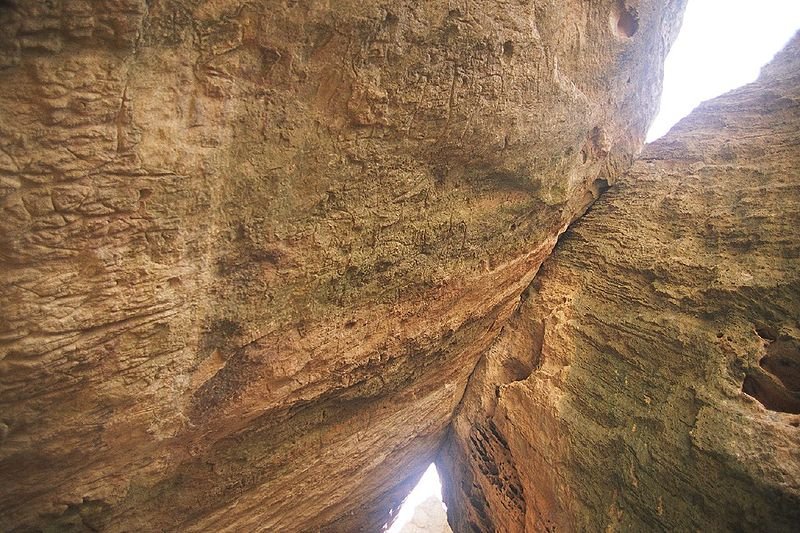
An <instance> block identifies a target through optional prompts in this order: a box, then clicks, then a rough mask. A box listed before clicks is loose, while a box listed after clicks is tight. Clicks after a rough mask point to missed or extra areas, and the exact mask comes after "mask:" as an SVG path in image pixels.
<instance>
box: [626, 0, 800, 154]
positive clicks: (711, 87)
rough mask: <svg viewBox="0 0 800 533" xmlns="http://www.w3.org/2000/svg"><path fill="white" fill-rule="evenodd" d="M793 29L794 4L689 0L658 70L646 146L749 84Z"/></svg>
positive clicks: (797, 18)
mask: <svg viewBox="0 0 800 533" xmlns="http://www.w3.org/2000/svg"><path fill="white" fill-rule="evenodd" d="M616 13H619V10H617V11H616ZM612 22H613V19H612ZM798 29H800V2H798V1H797V0H761V1H759V2H738V1H737V2H732V1H731V0H689V2H688V4H687V5H686V11H685V13H684V15H683V23H682V24H681V29H680V33H679V34H678V38H677V39H676V40H675V43H674V44H673V46H672V48H671V49H670V52H669V55H668V56H667V59H666V62H665V64H664V86H663V92H662V96H661V106H660V111H659V113H658V115H657V116H656V119H655V121H654V122H653V124H652V125H651V127H650V130H649V131H648V133H647V142H651V141H654V140H656V139H658V138H659V137H661V136H662V135H664V134H665V133H667V131H668V130H669V129H670V128H671V127H672V126H673V125H674V124H675V123H677V122H678V121H679V120H680V119H682V118H683V117H685V116H686V115H688V114H689V113H690V112H691V111H692V109H694V108H695V107H696V106H697V105H698V104H699V103H700V102H702V101H704V100H709V99H711V98H714V97H716V96H719V95H720V94H722V93H725V92H727V91H730V90H732V89H735V88H736V87H740V86H742V85H745V84H747V83H750V82H752V81H755V79H756V78H757V77H758V73H759V70H760V69H761V67H762V66H763V65H765V64H766V63H768V62H769V61H770V60H771V59H772V57H773V56H774V55H775V53H777V52H778V51H779V50H781V49H782V48H783V46H784V45H785V44H786V43H787V42H788V41H789V39H791V38H792V36H794V34H795V32H796V31H797V30H798Z"/></svg>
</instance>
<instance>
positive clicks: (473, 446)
mask: <svg viewBox="0 0 800 533" xmlns="http://www.w3.org/2000/svg"><path fill="white" fill-rule="evenodd" d="M799 148H800V37H798V38H796V39H795V40H794V41H793V42H792V43H791V44H790V45H789V46H788V48H787V49H786V50H784V51H783V52H782V53H781V54H779V56H778V57H777V58H776V59H775V60H774V62H773V63H772V64H770V65H769V66H767V67H765V68H764V70H763V71H762V75H761V77H760V79H759V81H757V82H755V83H753V84H751V85H748V86H745V87H743V88H741V89H738V90H736V91H733V92H731V93H728V94H726V95H724V96H721V97H719V98H717V99H715V100H712V101H710V102H706V103H704V104H703V105H701V106H700V107H699V108H698V109H697V110H696V111H694V112H693V113H692V114H691V115H690V116H689V117H688V118H686V119H684V120H683V121H682V122H681V123H680V124H679V125H678V126H677V127H676V128H674V129H673V131H672V132H670V134H669V135H667V136H666V137H665V138H663V139H661V140H659V141H657V142H656V143H654V144H652V145H649V146H648V147H647V148H646V149H645V151H644V152H643V154H642V155H641V157H640V159H639V160H638V161H637V162H636V163H635V164H634V166H633V167H632V169H631V170H630V172H629V173H627V174H626V175H625V176H624V177H622V178H621V179H620V181H619V182H618V183H617V184H616V185H615V186H614V187H613V188H611V189H610V190H609V191H608V192H607V193H606V194H605V195H604V196H603V197H602V198H601V199H600V200H599V201H598V202H596V203H595V204H594V206H593V207H592V208H591V210H590V211H589V213H588V214H587V215H586V216H584V217H583V218H582V219H581V220H579V221H578V222H576V223H575V224H574V225H573V226H572V227H570V229H569V230H568V232H567V233H566V234H565V235H564V236H563V237H562V240H561V241H560V242H559V244H558V245H557V247H556V250H555V252H554V254H553V256H552V257H551V258H550V259H548V260H547V262H546V263H545V264H544V266H543V267H542V268H541V270H540V272H539V274H538V275H537V277H536V279H535V280H534V282H533V283H532V285H531V287H530V288H529V290H528V291H527V292H526V295H525V296H524V303H523V304H522V306H521V307H520V309H519V310H518V311H517V312H516V313H514V314H513V316H512V317H511V318H510V319H509V321H508V322H507V323H506V325H505V326H504V328H503V332H502V333H501V335H500V336H499V338H498V340H497V341H496V342H495V343H494V344H493V346H492V347H491V348H490V349H489V350H488V351H487V352H486V353H485V354H484V356H483V357H482V359H481V361H480V363H479V364H478V366H477V368H476V371H475V373H474V377H473V378H472V379H471V381H470V383H469V386H468V389H467V392H466V395H465V398H464V402H463V404H462V406H461V408H460V410H459V412H458V414H457V416H456V418H455V421H454V425H453V431H452V434H451V437H450V439H449V440H448V444H447V445H446V447H445V448H444V449H443V452H442V455H441V458H440V461H439V466H440V471H442V474H443V477H444V478H445V479H449V480H450V483H449V484H447V485H446V486H445V489H448V490H447V493H446V495H445V499H446V503H447V505H448V512H449V513H450V518H451V524H452V525H453V530H454V531H470V530H472V531H504V532H509V533H510V532H518V531H796V530H797V526H798V524H800V429H798V424H800V322H798V320H800V149H799ZM465 465H468V466H467V467H465Z"/></svg>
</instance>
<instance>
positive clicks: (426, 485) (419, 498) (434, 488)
mask: <svg viewBox="0 0 800 533" xmlns="http://www.w3.org/2000/svg"><path fill="white" fill-rule="evenodd" d="M431 496H436V497H437V498H439V500H441V499H442V483H441V481H439V472H437V471H436V466H435V465H434V464H433V463H431V465H430V466H429V467H428V469H427V470H426V471H425V473H424V474H422V478H421V479H420V480H419V483H417V486H416V487H414V490H412V491H411V493H410V494H409V495H408V497H407V498H406V499H405V501H403V505H402V506H401V507H400V511H399V512H398V513H397V519H396V520H395V521H394V523H393V524H392V526H391V527H390V528H389V529H388V530H387V533H398V532H399V531H400V530H401V529H402V528H403V526H404V525H406V524H407V523H408V522H410V521H411V518H412V517H413V516H414V510H415V509H416V508H417V505H419V504H421V503H422V502H424V501H425V500H427V499H428V498H430V497H431ZM442 506H443V507H444V503H442Z"/></svg>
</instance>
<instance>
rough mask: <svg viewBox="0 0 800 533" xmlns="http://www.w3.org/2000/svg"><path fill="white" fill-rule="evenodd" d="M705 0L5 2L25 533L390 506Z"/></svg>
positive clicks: (252, 526)
mask: <svg viewBox="0 0 800 533" xmlns="http://www.w3.org/2000/svg"><path fill="white" fill-rule="evenodd" d="M682 7H683V0H674V1H655V0H653V1H650V0H640V1H639V0H630V1H628V2H622V0H606V1H600V2H582V1H577V0H561V1H555V0H546V1H537V2H531V1H524V0H522V1H519V2H502V3H497V2H489V1H474V0H465V1H461V2H453V1H450V2H443V1H436V2H417V1H411V0H397V1H393V2H377V1H372V0H367V1H365V0H358V1H337V2H330V3H329V2H314V1H288V0H287V1H277V0H274V1H273V0H257V1H254V2H253V1H249V2H245V1H236V0H217V1H207V2H200V1H188V0H187V1H178V0H152V1H147V2H145V1H144V0H61V1H58V0H56V1H24V0H19V1H14V0H6V1H4V2H2V4H0V26H2V29H3V31H2V32H1V34H0V66H2V67H3V68H2V69H1V70H0V119H1V120H0V206H2V216H0V268H1V270H0V308H1V309H2V320H0V335H1V337H0V350H1V351H0V358H1V360H0V406H1V407H0V410H1V411H2V415H1V416H2V426H0V428H2V433H1V434H0V435H1V437H2V444H0V479H2V480H3V482H2V483H0V528H1V529H4V530H14V529H17V528H20V529H24V528H26V527H34V528H36V527H56V528H58V527H64V528H66V527H68V526H71V527H74V528H77V529H80V528H89V529H102V530H109V531H122V530H125V531H138V530H161V529H165V530H181V531H199V530H203V531H211V530H232V529H236V530H242V531H245V530H272V531H283V530H309V529H316V528H327V529H332V530H340V531H345V530H346V531H356V530H359V529H361V528H366V529H372V530H374V529H376V528H377V527H379V526H380V525H381V524H383V523H384V522H385V521H387V520H388V519H389V513H388V511H389V509H391V508H393V507H395V506H396V505H397V504H398V503H399V501H400V500H401V499H402V497H403V496H405V494H406V493H407V491H408V490H409V489H410V487H411V485H412V484H413V483H414V481H415V480H416V478H417V477H418V476H419V475H420V474H421V473H422V471H423V470H424V468H425V467H426V466H427V464H428V463H429V462H430V461H431V459H432V458H433V457H434V455H435V453H436V451H437V450H438V448H439V446H440V443H441V442H442V439H443V437H444V435H445V432H446V431H447V428H448V426H449V422H450V419H451V416H452V413H453V411H454V409H455V407H456V406H457V404H458V402H459V401H460V399H461V397H462V393H463V390H464V387H465V386H466V382H467V379H468V377H469V375H470V373H471V372H472V370H473V368H474V365H475V363H476V361H477V360H478V358H479V356H480V354H481V353H483V352H484V351H485V349H486V348H487V347H488V346H489V345H490V343H491V342H492V340H493V339H494V338H495V336H496V335H497V333H498V332H499V331H500V328H501V327H502V324H503V323H504V321H505V319H506V318H507V317H508V316H509V315H510V314H511V313H512V312H513V311H514V309H515V308H516V307H517V305H518V301H519V295H520V293H521V292H522V291H523V290H524V288H525V287H526V286H527V285H528V284H529V283H530V280H531V279H532V277H533V275H534V273H535V272H536V270H537V268H538V266H539V264H540V262H541V260H542V259H543V258H544V257H545V256H546V255H547V254H548V253H549V251H550V249H551V247H552V246H553V244H554V242H555V238H556V236H557V235H558V234H559V233H560V232H561V231H563V229H564V228H565V227H566V225H567V224H568V223H569V222H570V221H571V220H572V219H573V218H574V217H575V216H577V215H578V214H579V213H581V212H582V211H583V210H584V209H585V208H586V206H587V205H588V204H589V203H590V202H591V201H592V200H593V199H594V198H595V197H596V196H597V194H598V191H599V189H601V188H602V187H603V186H604V184H605V183H606V182H607V181H609V180H611V179H612V178H613V177H614V176H615V175H616V174H617V173H618V172H619V171H620V170H621V169H623V168H625V167H626V166H627V165H628V163H629V161H630V160H631V157H632V154H633V153H634V152H636V151H637V150H638V149H639V147H640V145H641V141H642V137H643V135H644V131H645V128H646V126H647V124H648V122H649V120H650V118H651V117H652V115H653V111H654V107H655V102H656V96H657V94H658V92H659V86H660V76H661V62H662V60H663V57H664V54H665V51H666V47H667V46H668V44H669V43H670V42H671V39H672V37H673V35H674V33H675V28H676V25H677V22H678V19H679V13H680V11H681V9H682ZM398 473H402V474H404V475H406V476H407V478H406V479H405V480H404V481H403V482H401V483H399V484H398V483H397V481H396V480H397V476H398Z"/></svg>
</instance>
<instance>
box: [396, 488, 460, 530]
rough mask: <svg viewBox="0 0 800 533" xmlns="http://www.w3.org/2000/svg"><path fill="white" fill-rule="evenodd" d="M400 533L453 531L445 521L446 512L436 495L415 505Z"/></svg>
mask: <svg viewBox="0 0 800 533" xmlns="http://www.w3.org/2000/svg"><path fill="white" fill-rule="evenodd" d="M400 533H453V530H452V529H450V526H449V525H448V523H447V513H446V512H445V510H444V507H443V506H442V501H441V500H440V499H439V498H437V497H436V496H430V497H429V498H428V499H427V500H425V501H423V502H422V503H420V504H419V505H417V507H416V509H415V510H414V516H412V517H411V521H410V522H409V523H407V524H406V525H404V526H403V529H401V530H400Z"/></svg>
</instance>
